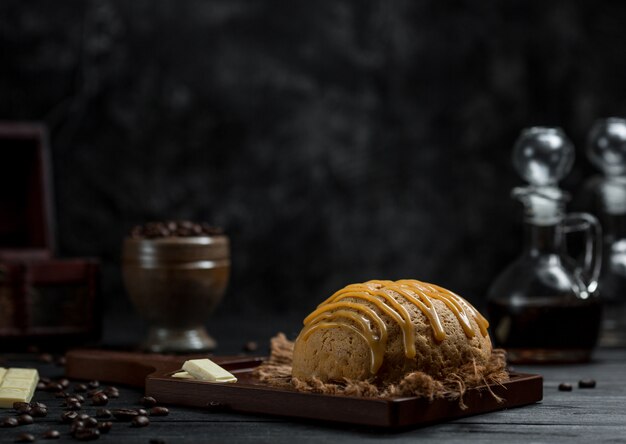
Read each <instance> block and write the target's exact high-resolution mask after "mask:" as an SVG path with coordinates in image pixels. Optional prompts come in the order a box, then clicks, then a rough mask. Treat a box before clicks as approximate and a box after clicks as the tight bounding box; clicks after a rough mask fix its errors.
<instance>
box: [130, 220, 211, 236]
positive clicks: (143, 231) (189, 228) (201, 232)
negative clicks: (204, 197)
mask: <svg viewBox="0 0 626 444" xmlns="http://www.w3.org/2000/svg"><path fill="white" fill-rule="evenodd" d="M221 234H223V230H222V229H221V228H220V227H215V226H212V225H209V224H207V223H195V222H191V221H188V220H182V221H167V222H148V223H146V224H144V225H137V226H135V227H134V228H133V229H132V231H131V234H130V236H131V237H132V238H134V239H140V238H147V239H157V238H164V237H198V236H218V235H221Z"/></svg>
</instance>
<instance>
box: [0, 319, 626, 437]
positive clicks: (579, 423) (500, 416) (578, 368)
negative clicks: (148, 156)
mask: <svg viewBox="0 0 626 444" xmlns="http://www.w3.org/2000/svg"><path fill="white" fill-rule="evenodd" d="M262 321H263V322H260V323H259V322H258V321H257V323H250V322H248V323H239V322H238V323H237V325H238V328H237V329H233V328H232V326H233V323H234V322H235V320H233V319H231V320H229V319H227V318H225V319H221V320H220V321H216V322H214V324H213V326H212V331H213V332H214V333H215V336H216V337H217V338H218V340H220V341H221V347H220V350H218V352H221V353H224V354H227V353H228V354H230V353H233V352H239V351H240V347H241V345H242V344H243V343H245V342H246V341H249V340H257V341H259V343H260V344H261V348H260V350H259V352H260V353H261V354H262V353H264V352H266V347H265V346H264V344H265V343H266V340H267V339H268V338H269V336H271V334H272V333H273V332H276V331H278V330H283V331H286V332H287V333H288V334H290V333H291V334H293V332H294V331H297V329H298V328H299V327H298V324H297V323H296V322H294V321H293V320H291V319H290V318H289V317H281V318H280V319H278V318H276V319H274V318H272V319H270V318H267V319H264V320H262ZM131 329H132V328H131ZM233 330H237V332H233ZM120 331H127V330H119V329H118V328H117V327H116V330H115V332H113V333H111V332H109V333H107V334H106V335H105V338H107V340H108V341H109V342H111V343H119V342H124V341H123V340H124V339H125V338H126V339H128V338H129V337H131V338H132V337H133V336H132V335H130V336H129V334H128V333H127V334H124V335H120V334H119V332H120ZM134 334H136V332H135V333H134ZM2 358H3V361H4V362H3V363H2V364H1V365H2V366H5V367H6V366H29V367H36V368H38V369H39V371H40V374H41V376H47V377H52V378H55V377H61V376H63V367H60V366H58V365H56V364H54V363H44V362H42V361H41V360H40V357H39V355H37V354H3V355H2ZM515 369H516V370H518V371H522V372H528V373H539V374H542V375H543V376H544V399H543V401H542V402H540V403H538V404H535V405H531V406H527V407H521V408H517V409H512V410H508V411H499V412H495V413H489V414H484V415H479V416H473V417H467V418H463V419H459V420H456V421H451V422H447V423H442V424H437V425H432V426H429V427H425V428H419V429H413V430H406V431H400V432H385V431H380V430H373V429H368V428H364V427H355V426H342V425H331V424H321V423H312V422H303V421H292V420H289V419H284V418H275V417H260V416H253V415H244V414H236V413H211V412H208V411H204V410H199V409H190V408H183V407H176V406H170V414H169V415H168V416H165V417H152V418H151V424H150V426H148V427H146V428H141V429H136V428H132V427H130V426H129V425H128V424H127V423H119V422H116V423H114V426H113V429H112V430H111V432H110V433H109V434H108V435H103V436H102V437H101V438H100V440H99V441H100V442H130V443H148V442H150V441H151V440H157V439H160V440H163V442H167V443H172V442H185V443H196V442H230V443H233V442H251V443H259V442H268V443H276V442H286V443H287V442H289V443H291V442H298V443H305V442H320V441H329V442H333V441H341V442H362V441H396V442H415V441H417V440H420V441H425V442H435V441H437V442H450V443H456V442H459V443H461V442H462V443H466V442H467V441H468V440H469V441H473V442H485V443H491V442H493V443H499V444H501V443H502V442H507V443H517V442H519V443H531V442H532V443H552V442H564V441H568V442H585V441H586V442H594V443H595V442H626V383H625V378H624V376H625V374H626V350H625V349H599V350H597V351H596V353H595V355H594V360H593V362H591V363H588V364H580V365H552V366H516V367H515ZM583 378H593V379H595V380H596V381H597V387H596V388H594V389H579V388H578V387H577V383H578V381H579V380H580V379H583ZM562 382H569V383H571V384H572V385H573V386H574V388H573V390H572V391H571V392H562V391H559V390H558V385H559V384H560V383H562ZM119 388H120V391H121V396H120V398H118V399H113V400H111V401H110V403H109V406H107V407H109V408H117V407H131V408H140V405H139V404H138V403H137V401H138V399H139V398H140V397H141V395H142V392H141V391H140V390H136V389H132V388H128V387H119ZM34 400H36V401H42V402H44V403H46V404H47V405H48V407H49V413H48V416H47V417H45V418H37V419H36V421H35V424H32V425H27V426H20V427H17V428H0V442H13V441H14V440H15V438H16V437H17V435H18V434H20V433H23V432H29V433H32V434H33V435H35V436H36V437H37V438H38V441H39V440H41V435H42V434H43V433H44V432H45V431H46V430H48V429H51V428H54V429H57V430H59V431H60V432H61V433H62V434H63V439H65V440H69V439H70V437H69V433H68V429H69V428H68V426H66V425H63V424H61V423H60V421H59V417H60V415H61V412H62V411H63V408H62V407H61V401H60V400H59V399H57V398H55V397H54V396H53V395H52V394H51V393H46V392H41V391H38V392H37V393H36V394H35V397H34ZM96 408H97V407H94V406H91V405H90V404H89V402H86V403H85V405H84V408H83V410H84V411H85V412H86V413H88V414H93V413H94V412H95V410H96ZM11 414H12V412H11V411H10V410H8V409H0V418H4V417H6V416H9V415H11ZM42 441H43V442H46V441H44V440H42Z"/></svg>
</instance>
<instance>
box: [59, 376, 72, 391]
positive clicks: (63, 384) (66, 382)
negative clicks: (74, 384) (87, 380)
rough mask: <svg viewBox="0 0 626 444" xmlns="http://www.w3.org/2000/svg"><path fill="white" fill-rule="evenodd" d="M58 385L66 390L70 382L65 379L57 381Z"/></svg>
mask: <svg viewBox="0 0 626 444" xmlns="http://www.w3.org/2000/svg"><path fill="white" fill-rule="evenodd" d="M59 384H61V385H62V386H63V388H64V389H66V388H68V387H69V386H70V380H69V379H67V378H62V379H59Z"/></svg>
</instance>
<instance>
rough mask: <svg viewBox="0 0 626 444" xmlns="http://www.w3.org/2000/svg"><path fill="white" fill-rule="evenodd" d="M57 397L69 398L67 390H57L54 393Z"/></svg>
mask: <svg viewBox="0 0 626 444" xmlns="http://www.w3.org/2000/svg"><path fill="white" fill-rule="evenodd" d="M54 397H55V398H67V393H65V392H57V393H55V394H54Z"/></svg>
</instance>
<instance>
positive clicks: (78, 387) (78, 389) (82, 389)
mask: <svg viewBox="0 0 626 444" xmlns="http://www.w3.org/2000/svg"><path fill="white" fill-rule="evenodd" d="M74 391H75V392H77V393H83V392H86V391H87V385H86V384H76V385H75V386H74Z"/></svg>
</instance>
